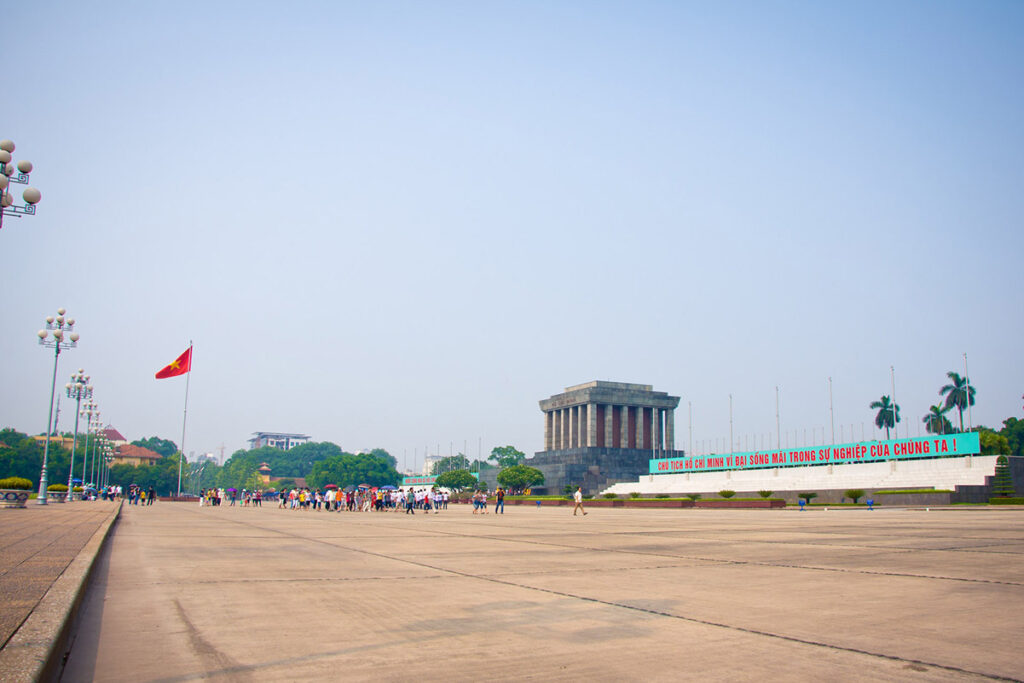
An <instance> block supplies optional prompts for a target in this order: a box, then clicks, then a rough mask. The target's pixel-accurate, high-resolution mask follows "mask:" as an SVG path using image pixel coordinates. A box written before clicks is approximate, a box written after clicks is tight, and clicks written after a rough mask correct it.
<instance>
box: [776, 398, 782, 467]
mask: <svg viewBox="0 0 1024 683" xmlns="http://www.w3.org/2000/svg"><path fill="white" fill-rule="evenodd" d="M781 430H782V428H781V427H780V426H779V385H778V384H776V385H775V449H776V450H780V451H781V450H782V431H781Z"/></svg>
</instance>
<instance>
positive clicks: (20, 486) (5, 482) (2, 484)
mask: <svg viewBox="0 0 1024 683" xmlns="http://www.w3.org/2000/svg"><path fill="white" fill-rule="evenodd" d="M0 489H14V490H15V491H31V490H32V482H31V481H30V480H28V479H25V478H24V477H7V478H6V479H0Z"/></svg>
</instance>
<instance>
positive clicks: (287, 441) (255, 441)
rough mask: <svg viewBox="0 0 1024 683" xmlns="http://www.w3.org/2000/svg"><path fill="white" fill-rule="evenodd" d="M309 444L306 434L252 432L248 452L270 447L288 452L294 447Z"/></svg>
mask: <svg viewBox="0 0 1024 683" xmlns="http://www.w3.org/2000/svg"><path fill="white" fill-rule="evenodd" d="M304 443H309V435H308V434H285V433H283V432H253V437H252V438H251V439H249V450H253V449H254V448H263V447H264V446H270V447H272V448H280V449H281V450H282V451H290V450H291V449H293V448H295V447H296V446H301V445H302V444H304Z"/></svg>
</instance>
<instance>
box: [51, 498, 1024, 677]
mask: <svg viewBox="0 0 1024 683" xmlns="http://www.w3.org/2000/svg"><path fill="white" fill-rule="evenodd" d="M1022 560H1024V511H1022V510H1010V509H1006V510H1004V509H989V508H946V509H932V510H931V511H928V512H926V511H925V510H905V509H884V508H883V509H879V510H875V511H873V512H868V511H867V510H865V509H841V510H839V509H832V510H829V511H827V512H826V511H823V510H820V509H817V510H813V511H807V512H798V511H796V510H718V511H716V510H631V509H604V508H593V509H591V510H590V514H589V515H588V516H587V517H585V518H584V517H576V518H573V516H572V514H571V510H570V508H566V507H562V508H557V507H545V508H540V509H538V508H536V507H527V506H509V507H508V509H507V513H506V514H505V515H494V514H489V515H486V516H480V515H476V516H475V515H472V514H470V510H469V509H468V508H467V507H466V506H453V507H452V508H450V509H449V510H447V511H444V512H442V513H440V514H436V515H434V514H432V515H424V514H422V513H417V514H416V515H415V516H409V515H405V514H394V513H348V512H346V513H325V512H293V511H286V510H278V509H277V508H276V507H264V508H262V509H259V508H239V507H236V508H230V507H222V508H200V507H199V506H198V505H192V504H180V503H178V504H175V503H161V504H158V505H155V506H153V507H149V508H138V507H131V506H126V507H125V508H124V511H123V513H122V517H121V520H120V521H119V522H118V525H117V527H116V528H115V530H114V532H113V535H112V537H111V539H110V542H109V545H108V547H107V549H106V550H105V551H104V553H103V556H102V557H101V559H100V563H99V565H98V567H97V573H96V579H95V583H94V584H93V586H92V587H91V588H90V591H89V594H88V597H87V600H86V603H85V607H84V611H83V614H82V618H81V622H80V626H79V629H78V633H77V636H76V640H75V644H74V647H73V649H72V652H71V656H70V658H69V661H68V668H67V670H66V673H65V677H64V680H69V681H85V680H101V681H103V680H109V681H120V680H134V681H188V680H198V679H206V678H210V679H214V680H240V681H241V680H324V679H328V678H335V679H337V678H350V679H352V680H367V679H370V678H374V677H377V678H380V679H381V680H395V679H399V678H408V679H420V678H440V679H447V680H487V679H494V680H505V679H527V680H566V681H569V680H581V679H585V678H589V679H593V680H611V679H619V680H641V679H643V680H665V681H668V680H680V679H692V678H707V679H712V680H714V679H725V680H752V679H765V678H789V679H796V680H810V679H822V678H826V677H827V678H833V679H837V680H852V679H880V680H893V681H895V680H900V681H904V680H965V679H993V678H995V679H999V678H1004V679H1020V678H1022V677H1024V655H1022V654H1021V637H1020V636H1021V633H1022V631H1021V627H1020V619H1021V616H1022V615H1024V563H1022Z"/></svg>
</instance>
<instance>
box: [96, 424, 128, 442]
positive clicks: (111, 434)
mask: <svg viewBox="0 0 1024 683" xmlns="http://www.w3.org/2000/svg"><path fill="white" fill-rule="evenodd" d="M100 434H102V435H103V436H104V437H106V439H107V441H109V442H110V445H111V446H124V445H125V444H127V443H128V439H126V438H124V436H123V435H122V434H121V432H119V431H117V430H116V429H114V426H113V425H109V424H108V425H107V426H106V427H104V428H103V430H102V431H101V432H100Z"/></svg>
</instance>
